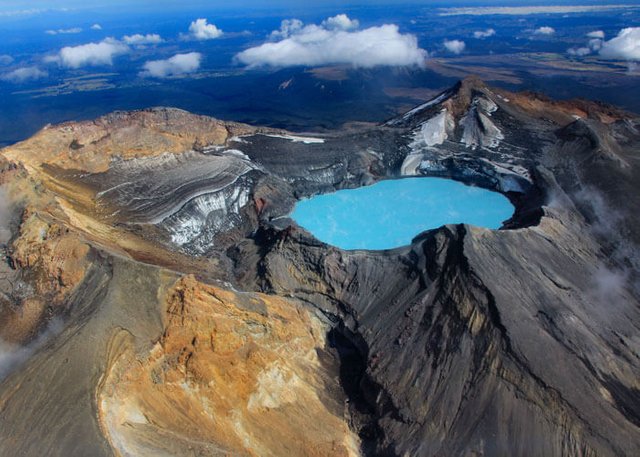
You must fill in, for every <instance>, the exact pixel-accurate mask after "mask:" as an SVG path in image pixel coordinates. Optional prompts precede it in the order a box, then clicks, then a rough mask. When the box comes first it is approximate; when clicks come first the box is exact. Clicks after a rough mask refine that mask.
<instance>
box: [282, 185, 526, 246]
mask: <svg viewBox="0 0 640 457" xmlns="http://www.w3.org/2000/svg"><path fill="white" fill-rule="evenodd" d="M513 211H514V208H513V205H511V203H510V202H509V200H508V199H507V198H506V197H505V196H504V195H502V194H499V193H497V192H491V191H489V190H486V189H481V188H479V187H471V186H467V185H465V184H462V183H459V182H457V181H452V180H450V179H440V178H405V179H394V180H389V181H382V182H379V183H376V184H374V185H372V186H366V187H361V188H358V189H349V190H340V191H338V192H334V193H331V194H324V195H318V196H315V197H312V198H310V199H307V200H302V201H299V202H298V203H297V205H296V207H295V209H294V211H293V213H292V214H291V218H292V219H294V220H295V221H296V222H297V223H298V225H300V226H302V227H304V228H305V229H307V230H308V231H309V232H311V233H312V234H313V235H314V236H315V237H316V238H318V239H319V240H320V241H323V242H325V243H328V244H331V245H333V246H336V247H339V248H341V249H390V248H395V247H398V246H404V245H407V244H409V243H410V242H411V240H412V239H413V238H414V237H415V236H416V235H418V234H419V233H421V232H423V231H425V230H429V229H434V228H438V227H440V226H442V225H445V224H457V223H465V224H471V225H476V226H480V227H486V228H490V229H497V228H499V227H500V226H501V225H502V222H503V221H505V220H507V219H509V218H510V217H511V215H512V214H513Z"/></svg>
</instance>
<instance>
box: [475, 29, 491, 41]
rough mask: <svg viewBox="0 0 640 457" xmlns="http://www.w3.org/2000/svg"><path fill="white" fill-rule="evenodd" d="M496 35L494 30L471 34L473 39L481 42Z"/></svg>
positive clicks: (478, 31)
mask: <svg viewBox="0 0 640 457" xmlns="http://www.w3.org/2000/svg"><path fill="white" fill-rule="evenodd" d="M495 34H496V31H495V29H487V30H477V31H475V32H473V37H474V38H477V39H479V40H483V39H485V38H489V37H492V36H494V35H495Z"/></svg>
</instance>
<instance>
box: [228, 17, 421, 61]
mask: <svg viewBox="0 0 640 457" xmlns="http://www.w3.org/2000/svg"><path fill="white" fill-rule="evenodd" d="M358 26H359V23H358V21H357V20H352V19H350V18H349V17H348V16H347V15H345V14H339V15H337V16H333V17H330V18H327V19H325V20H324V21H323V22H322V23H321V24H320V25H316V24H310V25H304V24H303V22H302V21H300V20H299V19H287V20H284V21H282V24H281V26H280V29H279V30H275V31H273V32H272V33H271V34H270V35H269V38H270V40H271V41H269V42H266V43H264V44H261V45H259V46H255V47H252V48H249V49H246V50H245V51H242V52H240V53H239V54H237V55H236V60H237V61H238V62H240V63H242V64H245V65H247V66H250V67H258V66H271V67H289V66H298V65H304V66H322V65H333V64H347V65H352V66H354V67H362V68H371V67H375V66H410V65H422V64H423V63H424V61H425V59H426V58H427V52H426V51H424V50H423V49H420V48H419V47H418V40H417V38H416V37H415V36H414V35H411V34H402V33H400V31H399V28H398V26H397V25H394V24H386V25H382V26H378V27H370V28H367V29H363V30H355V29H357V27H358Z"/></svg>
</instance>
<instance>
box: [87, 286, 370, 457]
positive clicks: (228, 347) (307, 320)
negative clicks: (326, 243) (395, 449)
mask: <svg viewBox="0 0 640 457" xmlns="http://www.w3.org/2000/svg"><path fill="white" fill-rule="evenodd" d="M166 301H167V309H166V314H165V331H164V334H163V336H162V337H161V339H160V341H158V342H157V344H156V345H155V346H154V347H153V349H152V351H151V352H150V354H144V355H138V354H135V353H134V352H133V350H132V346H131V345H130V344H128V343H127V340H128V338H129V337H128V336H126V335H123V334H122V333H118V334H116V335H115V336H114V338H113V340H112V341H113V342H112V344H111V348H112V349H111V350H110V356H109V361H110V363H109V366H108V368H107V373H106V374H105V377H104V378H103V381H102V383H101V386H100V388H99V391H98V404H99V407H100V417H101V422H102V426H103V430H104V433H105V434H106V435H107V436H108V438H109V440H110V443H111V445H112V446H113V448H114V449H116V450H117V452H119V453H120V454H121V455H138V456H140V455H158V454H161V453H169V454H173V455H187V454H190V453H193V454H194V455H251V456H284V455H298V456H304V455H306V456H350V455H358V454H359V451H358V449H359V443H358V439H357V436H356V435H355V434H354V433H353V432H351V431H350V430H349V427H348V425H347V423H346V421H345V419H344V405H343V403H342V401H340V395H339V394H337V392H338V391H339V385H338V381H337V373H336V372H335V367H332V366H331V364H330V363H327V362H326V361H323V360H327V359H330V357H328V356H327V355H328V354H327V353H326V352H325V349H324V347H325V335H326V331H327V328H326V326H325V324H323V323H322V322H321V321H320V320H319V319H318V318H317V317H316V316H315V315H314V314H313V312H311V311H310V310H309V309H308V308H303V307H301V306H300V305H298V304H296V303H294V302H292V301H289V300H286V299H283V298H279V297H272V296H266V295H260V294H247V293H235V292H230V291H226V290H222V289H219V288H216V287H212V286H207V285H204V284H202V283H199V282H197V281H196V280H195V279H194V278H193V277H190V276H188V277H185V278H183V279H181V280H179V281H178V282H177V283H176V284H175V286H174V287H173V288H172V289H171V290H170V291H169V293H168V297H167V300H166Z"/></svg>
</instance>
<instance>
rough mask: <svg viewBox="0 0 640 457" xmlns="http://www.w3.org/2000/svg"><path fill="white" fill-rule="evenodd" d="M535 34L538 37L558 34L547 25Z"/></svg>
mask: <svg viewBox="0 0 640 457" xmlns="http://www.w3.org/2000/svg"><path fill="white" fill-rule="evenodd" d="M533 33H534V34H536V35H553V34H554V33H556V29H554V28H553V27H549V26H546V25H545V26H542V27H538V28H537V29H535V30H534V31H533Z"/></svg>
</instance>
